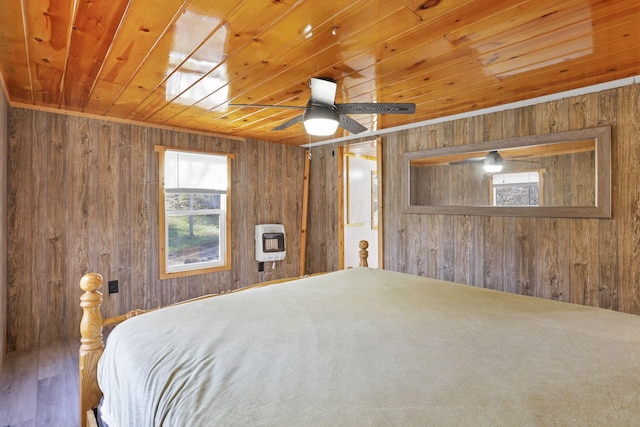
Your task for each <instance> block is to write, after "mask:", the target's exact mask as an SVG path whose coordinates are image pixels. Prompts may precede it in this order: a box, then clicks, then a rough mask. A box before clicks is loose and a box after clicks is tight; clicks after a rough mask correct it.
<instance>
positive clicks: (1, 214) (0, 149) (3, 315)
mask: <svg viewBox="0 0 640 427" xmlns="http://www.w3.org/2000/svg"><path fill="white" fill-rule="evenodd" d="M2 85H3V83H2V81H0V369H2V362H3V361H4V356H5V354H6V342H7V339H6V335H7V150H8V146H9V142H8V138H7V110H8V108H9V107H8V105H7V100H6V98H5V92H4V87H2Z"/></svg>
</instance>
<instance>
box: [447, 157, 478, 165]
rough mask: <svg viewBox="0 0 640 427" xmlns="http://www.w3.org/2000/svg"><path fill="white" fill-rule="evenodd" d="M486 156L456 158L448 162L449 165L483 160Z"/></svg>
mask: <svg viewBox="0 0 640 427" xmlns="http://www.w3.org/2000/svg"><path fill="white" fill-rule="evenodd" d="M486 159H487V158H486V157H468V158H466V159H464V160H457V161H455V162H449V164H450V165H464V164H466V163H477V162H484V161H485V160H486Z"/></svg>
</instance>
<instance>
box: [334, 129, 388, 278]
mask: <svg viewBox="0 0 640 427" xmlns="http://www.w3.org/2000/svg"><path fill="white" fill-rule="evenodd" d="M364 143H371V140H370V141H361V142H359V143H357V144H347V145H342V146H340V147H338V148H339V150H338V154H339V155H338V269H339V270H344V268H345V266H344V264H345V262H344V250H345V247H344V240H345V237H344V232H345V227H344V224H345V200H346V197H347V195H346V194H345V187H346V179H347V177H346V176H345V173H344V170H345V158H346V157H348V156H349V155H351V154H348V153H349V150H350V148H352V147H356V146H358V145H361V144H364ZM375 148H376V152H375V160H376V174H377V176H378V188H377V201H378V228H377V240H378V242H377V243H378V244H377V249H378V268H380V269H382V268H384V250H383V248H384V244H383V236H384V220H383V218H384V216H383V206H384V203H383V200H384V199H383V194H384V192H383V191H382V190H383V189H382V183H383V181H384V179H383V168H382V139H381V138H376V139H375ZM370 157H373V156H370ZM369 245H371V242H369ZM349 250H355V248H349Z"/></svg>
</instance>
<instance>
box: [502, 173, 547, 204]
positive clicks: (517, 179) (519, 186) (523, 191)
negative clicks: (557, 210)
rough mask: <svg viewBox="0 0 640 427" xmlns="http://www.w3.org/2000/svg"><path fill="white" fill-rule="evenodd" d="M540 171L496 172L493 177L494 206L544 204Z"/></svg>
mask: <svg viewBox="0 0 640 427" xmlns="http://www.w3.org/2000/svg"><path fill="white" fill-rule="evenodd" d="M540 181H541V176H540V172H539V171H527V172H511V173H496V174H493V176H492V178H491V188H492V192H493V193H492V199H491V200H492V202H493V203H492V205H493V206H542V203H541V202H542V197H541V196H542V194H541V191H540Z"/></svg>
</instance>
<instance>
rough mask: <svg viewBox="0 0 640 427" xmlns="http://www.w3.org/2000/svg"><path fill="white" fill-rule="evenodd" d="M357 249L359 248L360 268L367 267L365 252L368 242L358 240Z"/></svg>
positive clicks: (366, 253) (367, 255)
mask: <svg viewBox="0 0 640 427" xmlns="http://www.w3.org/2000/svg"><path fill="white" fill-rule="evenodd" d="M358 247H359V248H360V253H359V254H360V267H369V263H368V262H367V258H368V257H369V252H368V251H367V248H368V247H369V242H367V241H366V240H360V243H359V244H358Z"/></svg>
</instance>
